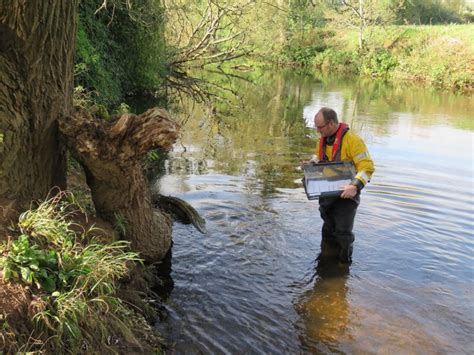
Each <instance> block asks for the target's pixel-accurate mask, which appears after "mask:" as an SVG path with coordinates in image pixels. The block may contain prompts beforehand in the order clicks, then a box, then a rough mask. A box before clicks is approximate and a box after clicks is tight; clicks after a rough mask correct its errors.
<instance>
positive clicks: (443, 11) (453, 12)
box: [397, 0, 467, 25]
mask: <svg viewBox="0 0 474 355" xmlns="http://www.w3.org/2000/svg"><path fill="white" fill-rule="evenodd" d="M403 5H404V6H403V7H401V8H400V9H399V10H398V11H397V18H398V22H399V23H403V24H406V23H409V24H415V25H422V24H430V25H431V24H440V23H460V22H463V20H464V19H463V13H464V12H465V11H466V10H467V6H466V4H465V1H464V0H449V1H442V0H407V1H404V2H403Z"/></svg>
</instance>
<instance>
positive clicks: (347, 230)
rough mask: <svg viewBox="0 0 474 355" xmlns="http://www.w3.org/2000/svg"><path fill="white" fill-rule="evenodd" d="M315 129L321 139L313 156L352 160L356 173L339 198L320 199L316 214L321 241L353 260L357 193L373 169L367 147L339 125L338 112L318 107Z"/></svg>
mask: <svg viewBox="0 0 474 355" xmlns="http://www.w3.org/2000/svg"><path fill="white" fill-rule="evenodd" d="M314 126H315V128H316V130H317V131H318V133H319V135H320V136H321V138H320V142H319V146H318V147H317V148H316V155H317V156H318V159H319V162H327V161H351V162H352V163H353V164H354V167H355V170H356V172H357V174H356V176H355V178H354V179H353V180H352V182H351V183H350V184H349V185H344V186H343V187H342V189H343V191H342V193H341V195H340V196H339V197H323V198H320V199H319V212H320V214H321V218H322V219H323V221H324V223H323V229H322V241H321V243H327V244H329V245H330V246H334V247H336V248H337V249H338V257H339V260H340V261H341V262H343V263H351V261H352V244H353V242H354V234H353V233H352V228H353V226H354V217H355V214H356V210H357V207H358V205H359V202H360V191H361V190H362V189H363V188H364V186H365V185H366V184H367V183H368V182H369V181H370V178H371V176H372V174H373V172H374V170H375V168H374V162H373V161H372V159H371V157H370V155H369V151H368V150H367V147H366V145H365V143H364V141H363V140H362V138H360V137H359V136H358V135H357V134H355V133H354V132H353V131H351V130H349V126H348V125H347V124H345V123H342V122H341V123H339V121H338V119H337V113H336V112H335V111H334V110H333V109H330V108H327V107H323V108H321V109H320V110H319V111H318V113H316V116H314Z"/></svg>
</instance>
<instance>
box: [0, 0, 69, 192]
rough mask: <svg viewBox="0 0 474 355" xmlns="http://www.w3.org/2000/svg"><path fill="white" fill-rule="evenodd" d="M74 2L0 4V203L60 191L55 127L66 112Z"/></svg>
mask: <svg viewBox="0 0 474 355" xmlns="http://www.w3.org/2000/svg"><path fill="white" fill-rule="evenodd" d="M76 8H77V0H48V1H26V0H24V1H20V0H15V1H11V0H0V38H1V40H0V198H6V199H20V200H24V201H30V200H34V199H40V198H44V197H45V196H46V194H47V193H48V191H49V190H50V189H51V188H52V187H53V186H58V187H60V188H65V186H66V159H65V157H66V156H65V148H64V146H63V144H62V143H61V141H60V138H59V134H58V133H59V132H58V126H57V121H58V119H59V118H61V117H65V116H67V115H69V114H70V112H71V108H72V92H73V72H74V47H75V31H76V14H77V11H76Z"/></svg>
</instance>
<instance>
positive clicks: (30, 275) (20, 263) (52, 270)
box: [0, 234, 58, 292]
mask: <svg viewBox="0 0 474 355" xmlns="http://www.w3.org/2000/svg"><path fill="white" fill-rule="evenodd" d="M0 267H2V268H3V277H4V279H5V280H11V279H17V280H21V281H23V282H25V283H27V284H29V285H31V284H34V285H36V287H37V288H38V289H41V290H45V291H48V292H53V291H55V290H56V284H57V280H58V274H57V273H58V259H57V253H56V251H54V250H41V249H39V247H38V245H34V244H33V245H32V244H31V243H30V240H29V237H28V236H27V235H24V234H22V235H21V236H20V237H19V238H18V239H17V240H15V241H13V242H12V243H11V246H10V248H9V250H8V252H7V254H6V255H5V256H2V257H0Z"/></svg>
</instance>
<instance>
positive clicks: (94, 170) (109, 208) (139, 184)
mask: <svg viewBox="0 0 474 355" xmlns="http://www.w3.org/2000/svg"><path fill="white" fill-rule="evenodd" d="M60 127H61V131H62V133H63V134H64V135H65V137H67V142H68V146H69V148H70V149H71V151H72V152H73V154H74V156H75V157H76V159H78V160H79V161H80V162H81V164H82V165H83V167H84V170H85V172H86V178H87V184H88V185H89V187H90V188H91V192H92V198H93V200H94V205H95V208H96V212H97V215H98V216H99V217H102V218H103V219H105V220H107V221H109V222H111V223H112V224H114V225H115V226H117V227H119V228H118V229H119V231H120V232H122V235H123V237H124V238H125V239H128V240H130V241H131V243H132V249H133V250H135V251H137V252H139V253H140V255H141V256H142V257H143V258H144V259H145V260H146V261H148V262H154V261H158V260H161V259H162V258H163V257H164V256H165V254H166V253H167V252H168V250H169V248H170V246H171V220H170V219H169V218H167V217H166V216H165V215H164V214H162V213H161V212H160V211H159V210H156V209H154V208H153V203H152V198H151V195H150V191H149V189H148V184H147V182H146V179H145V175H144V173H143V167H142V161H143V157H144V156H145V154H146V153H147V152H148V151H149V150H150V149H153V148H158V147H160V148H164V149H169V148H170V147H171V145H172V144H173V143H174V142H175V141H176V138H177V137H178V129H177V125H176V124H175V123H174V122H173V121H172V120H171V119H170V118H169V116H168V114H167V112H166V111H164V110H161V109H152V110H148V111H146V112H145V113H143V114H141V115H139V116H136V115H133V114H124V115H122V116H121V117H119V118H117V119H116V120H114V121H112V122H108V121H104V120H100V119H96V118H94V117H93V116H91V115H90V114H88V113H86V112H76V113H75V114H73V115H72V116H71V117H69V118H67V119H64V120H62V121H61V122H60Z"/></svg>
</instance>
